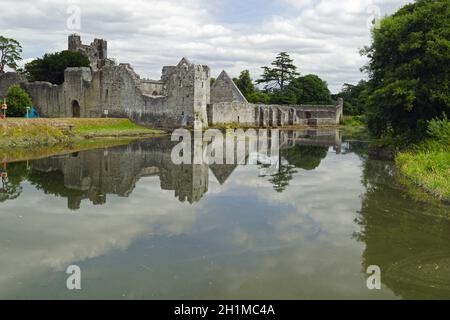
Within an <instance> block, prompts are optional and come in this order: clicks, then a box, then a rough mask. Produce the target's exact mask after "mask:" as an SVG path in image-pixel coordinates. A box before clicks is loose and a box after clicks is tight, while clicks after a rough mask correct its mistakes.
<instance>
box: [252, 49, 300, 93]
mask: <svg viewBox="0 0 450 320" xmlns="http://www.w3.org/2000/svg"><path fill="white" fill-rule="evenodd" d="M262 69H263V70H264V72H263V74H262V75H261V78H260V79H258V80H256V83H257V84H260V83H264V84H265V89H266V90H268V91H270V90H273V89H280V90H281V91H283V89H284V88H285V86H286V85H287V84H288V83H289V82H290V81H291V80H293V79H294V78H295V77H296V76H298V75H299V73H297V71H296V70H297V67H296V66H295V65H294V61H293V60H292V59H291V57H290V56H289V54H288V53H286V52H281V53H279V54H278V55H277V57H276V58H275V60H274V61H273V62H272V67H267V66H266V67H262Z"/></svg>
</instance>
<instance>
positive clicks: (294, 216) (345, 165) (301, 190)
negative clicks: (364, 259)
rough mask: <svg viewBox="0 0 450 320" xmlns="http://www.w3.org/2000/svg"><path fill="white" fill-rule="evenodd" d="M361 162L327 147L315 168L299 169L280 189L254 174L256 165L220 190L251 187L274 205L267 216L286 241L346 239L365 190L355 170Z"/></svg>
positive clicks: (237, 193) (240, 171) (243, 169)
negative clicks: (276, 190)
mask: <svg viewBox="0 0 450 320" xmlns="http://www.w3.org/2000/svg"><path fill="white" fill-rule="evenodd" d="M343 158H345V160H343ZM360 166H361V160H360V159H359V158H358V157H357V156H356V155H354V154H348V155H336V154H334V153H328V156H327V158H325V159H324V160H322V162H321V164H320V166H319V167H318V168H316V169H315V170H313V171H305V170H301V169H297V171H298V172H297V173H296V174H294V179H292V180H291V181H290V183H289V186H288V187H287V188H286V190H285V191H283V192H282V193H278V192H275V191H274V190H273V187H272V185H271V184H270V183H269V182H268V181H267V179H266V178H260V177H257V176H255V167H246V166H243V167H242V166H241V167H238V168H237V169H236V170H235V172H234V174H233V175H232V176H231V177H230V178H229V180H228V181H227V183H226V185H225V187H224V188H225V189H224V190H222V191H227V193H228V192H229V193H231V194H233V195H234V196H241V197H242V196H247V195H248V193H250V194H251V195H255V196H256V197H258V199H259V201H262V202H264V203H266V204H268V205H271V206H273V207H275V208H277V209H276V210H273V211H274V212H273V215H270V216H269V217H268V218H267V219H268V223H269V224H270V225H272V227H273V232H274V234H273V236H274V238H276V239H278V240H282V241H286V242H289V241H293V240H300V239H303V238H305V237H314V238H315V239H320V240H322V241H328V242H333V243H335V242H336V241H339V242H342V243H349V242H352V240H351V234H352V233H353V232H354V231H355V225H354V222H353V220H354V218H355V217H356V214H357V211H358V210H360V208H361V199H360V195H361V194H362V193H363V191H364V190H363V187H362V186H361V182H360V175H361V172H360V169H357V170H355V168H359V167H360ZM255 186H257V188H255ZM245 190H248V193H245ZM218 196H220V194H219V195H218ZM281 205H282V206H281Z"/></svg>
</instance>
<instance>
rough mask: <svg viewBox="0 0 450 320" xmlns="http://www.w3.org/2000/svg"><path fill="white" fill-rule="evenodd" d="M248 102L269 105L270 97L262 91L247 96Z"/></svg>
mask: <svg viewBox="0 0 450 320" xmlns="http://www.w3.org/2000/svg"><path fill="white" fill-rule="evenodd" d="M247 100H248V102H250V103H262V104H269V103H270V96H269V95H268V94H267V93H265V92H262V91H255V92H253V93H251V94H250V95H249V96H248V99H247Z"/></svg>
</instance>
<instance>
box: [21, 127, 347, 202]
mask: <svg viewBox="0 0 450 320" xmlns="http://www.w3.org/2000/svg"><path fill="white" fill-rule="evenodd" d="M175 144H176V142H171V141H170V140H168V139H167V138H160V139H152V140H148V141H143V142H137V143H134V144H130V145H127V146H120V147H114V148H110V149H97V150H91V151H86V152H79V153H73V154H68V155H63V156H55V157H51V158H47V159H41V160H35V161H33V162H32V173H31V174H30V176H29V180H30V181H31V182H32V183H34V184H35V185H36V186H37V187H38V188H39V189H43V190H44V191H45V192H47V193H53V194H57V195H59V196H63V197H67V198H68V206H69V208H71V209H78V208H79V207H80V204H81V201H82V200H83V199H89V200H90V201H91V202H92V203H94V204H103V203H105V202H106V195H107V194H116V195H118V196H123V197H127V196H128V195H130V194H131V192H132V191H133V189H134V188H135V185H136V182H137V181H138V180H139V179H140V178H142V177H151V176H158V177H159V179H160V186H161V189H163V190H173V191H174V192H175V196H176V197H177V198H178V199H179V200H180V201H182V202H184V201H188V202H189V203H194V202H197V201H199V200H200V199H201V198H202V197H203V195H204V194H205V193H206V192H207V191H208V179H209V169H211V172H212V173H213V175H214V176H215V178H216V179H217V181H218V182H219V183H220V184H224V183H225V182H226V180H227V179H228V177H229V176H230V175H231V174H232V173H233V171H234V169H235V168H236V165H210V166H208V165H206V164H192V165H185V164H183V165H175V164H173V162H172V160H171V152H172V148H173V146H174V145H175ZM299 145H305V146H310V145H313V146H321V147H322V148H325V151H326V150H328V148H329V147H330V146H333V147H334V149H335V150H337V151H338V152H339V150H340V145H341V140H340V135H339V133H336V131H335V130H332V131H330V132H317V131H303V132H302V131H297V132H292V131H285V132H284V131H282V132H280V149H281V156H283V150H287V149H289V148H292V147H295V146H299ZM325 153H326V152H325ZM300 157H301V155H300ZM322 158H323V156H322V157H321V159H322ZM321 159H318V164H320V160H321ZM318 164H317V165H318Z"/></svg>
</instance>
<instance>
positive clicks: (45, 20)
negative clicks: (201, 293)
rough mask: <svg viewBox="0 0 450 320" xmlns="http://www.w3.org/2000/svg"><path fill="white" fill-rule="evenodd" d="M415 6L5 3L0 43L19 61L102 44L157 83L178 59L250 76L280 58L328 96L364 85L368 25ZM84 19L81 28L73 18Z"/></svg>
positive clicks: (192, 0)
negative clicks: (70, 46)
mask: <svg viewBox="0 0 450 320" xmlns="http://www.w3.org/2000/svg"><path fill="white" fill-rule="evenodd" d="M408 2H412V0H358V1H356V0H260V1H256V0H247V1H243V0H226V1H225V0H147V1H143V0H127V1H123V0H109V1H106V0H66V1H64V0H25V1H16V0H2V6H1V7H2V19H0V35H3V36H6V37H12V38H15V39H17V40H18V41H20V42H21V44H22V46H23V49H24V52H23V57H24V61H29V60H31V59H33V58H35V57H38V56H41V55H42V54H44V53H46V52H51V51H57V50H63V49H66V48H67V35H69V34H70V33H74V32H76V33H79V34H80V35H81V36H82V39H83V42H91V41H92V40H93V39H94V38H104V39H106V40H108V50H109V57H112V58H115V59H116V60H117V61H118V62H128V63H131V64H132V66H133V67H134V68H135V70H136V71H137V72H138V73H139V74H140V75H141V77H145V78H155V79H159V77H160V70H161V67H162V65H173V64H176V63H177V62H178V60H179V59H180V58H181V57H182V56H186V57H188V58H189V59H190V60H191V61H192V62H196V63H202V64H208V65H209V66H210V67H211V68H212V75H213V76H217V75H218V74H219V73H220V71H221V70H222V69H226V70H227V71H228V73H229V74H230V75H232V76H236V75H238V74H239V72H240V71H241V70H243V69H249V70H250V71H251V73H252V75H253V78H257V77H258V76H259V74H260V67H261V66H263V65H267V64H269V63H270V62H271V61H272V60H273V58H274V57H275V55H276V54H277V53H278V52H280V51H287V52H289V53H290V54H291V55H292V57H293V58H294V59H295V63H296V65H297V66H298V67H299V70H300V72H301V73H302V74H309V73H315V74H318V75H319V76H321V77H322V78H323V79H325V80H326V81H327V82H328V84H329V86H330V89H331V90H332V91H333V92H336V91H338V90H339V89H340V88H341V86H342V84H343V83H346V82H347V83H356V82H357V81H358V80H359V79H361V78H362V77H364V75H363V74H361V73H360V71H359V68H360V67H361V66H362V65H363V64H364V63H365V59H364V58H363V57H360V56H359V53H358V51H359V49H360V48H362V47H363V46H364V45H367V44H369V43H370V21H372V20H373V18H374V17H377V16H383V15H385V14H390V13H393V12H395V11H396V10H397V9H398V8H400V7H401V6H402V5H404V4H405V3H408ZM77 12H80V20H79V21H80V25H79V27H78V26H77V23H76V22H77V19H76V18H75V19H73V18H74V17H76V16H74V14H75V15H76V14H77Z"/></svg>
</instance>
